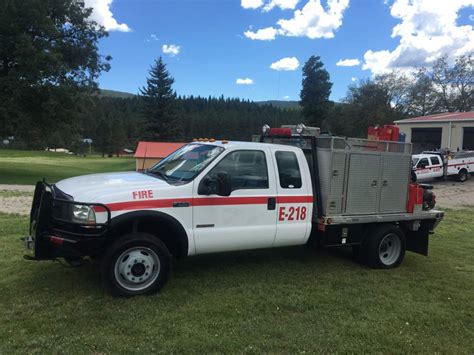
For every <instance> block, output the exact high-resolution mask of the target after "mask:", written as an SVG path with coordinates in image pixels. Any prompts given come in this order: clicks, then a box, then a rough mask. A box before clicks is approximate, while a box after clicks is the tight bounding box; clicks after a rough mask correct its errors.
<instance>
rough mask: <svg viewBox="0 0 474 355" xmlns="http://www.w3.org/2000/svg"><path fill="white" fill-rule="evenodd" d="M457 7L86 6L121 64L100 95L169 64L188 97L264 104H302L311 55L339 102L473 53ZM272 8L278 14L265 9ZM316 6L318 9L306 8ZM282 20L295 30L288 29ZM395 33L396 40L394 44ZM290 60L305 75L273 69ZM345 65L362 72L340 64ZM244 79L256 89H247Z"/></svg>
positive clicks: (368, 2) (345, 1) (130, 0)
mask: <svg viewBox="0 0 474 355" xmlns="http://www.w3.org/2000/svg"><path fill="white" fill-rule="evenodd" d="M450 1H451V0H449V1H447V0H446V1H444V0H439V1H438V0H395V1H391V2H388V1H387V0H385V1H383V0H351V1H349V0H329V3H328V2H327V0H321V2H320V1H319V0H299V1H297V0H241V1H240V0H220V1H218V0H205V1H200V0H166V1H164V0H114V1H113V2H112V1H111V0H86V4H88V6H93V7H94V11H95V13H94V16H95V18H94V19H95V20H96V21H97V22H99V23H102V24H104V25H105V26H106V27H107V28H108V29H109V37H108V38H106V39H103V40H101V42H100V46H99V48H100V52H101V54H104V55H106V54H110V55H111V56H112V57H113V60H112V63H111V64H112V69H111V70H110V71H109V72H108V73H104V74H103V75H102V76H101V77H100V79H99V85H100V87H101V88H104V89H113V90H119V91H126V92H131V93H136V92H137V91H138V88H139V87H141V86H143V85H144V84H145V80H146V76H147V72H148V70H149V67H150V65H151V63H152V62H153V61H154V59H156V58H157V57H159V56H160V55H161V56H163V58H164V60H165V62H166V63H167V65H168V69H169V71H170V72H171V74H172V75H173V77H174V78H175V80H176V82H175V86H174V88H175V90H176V91H177V93H178V94H180V95H191V94H192V95H201V96H208V95H212V96H220V95H224V96H226V97H240V98H244V99H250V100H255V101H261V100H274V99H279V100H284V99H289V100H298V98H299V91H300V89H301V67H302V65H303V64H304V62H305V61H306V60H307V59H308V57H309V56H311V55H313V54H314V55H319V56H320V57H321V59H322V61H323V62H324V64H325V68H326V69H327V70H328V72H329V73H330V76H331V81H332V82H333V83H334V85H333V90H332V95H331V99H333V100H340V99H341V98H343V97H344V96H345V94H346V90H347V87H348V85H350V84H351V83H352V82H353V81H354V80H359V79H361V78H365V77H368V76H370V75H372V74H377V73H381V72H384V71H386V70H392V69H400V70H410V69H411V68H413V67H416V66H419V65H427V66H429V65H430V63H432V62H433V60H434V59H435V57H437V56H439V55H442V54H444V53H447V54H449V55H450V56H452V53H459V54H466V53H472V51H473V47H472V46H473V44H472V43H474V35H473V32H474V31H473V29H472V25H473V24H474V22H473V20H474V15H473V6H474V0H460V1H459V2H460V3H459V4H456V5H449V4H446V2H450ZM272 2H274V3H273V5H274V7H273V8H272V9H268V8H265V6H268V5H269V4H272ZM308 2H309V3H313V4H310V5H314V7H312V8H310V7H309V6H308V7H305V6H306V5H308ZM331 3H332V4H331ZM319 4H320V6H319ZM104 6H105V7H104ZM331 6H332V7H331ZM245 7H247V8H245ZM310 10H311V12H310ZM295 12H299V15H300V16H298V14H297V13H295ZM305 16H306V17H305ZM280 19H283V20H291V21H292V22H291V23H289V24H288V25H287V26H282V25H280V24H278V20H280ZM306 19H309V22H307V21H306ZM421 19H425V20H426V21H421ZM305 21H306V22H305ZM397 25H398V28H399V29H398V30H397V31H398V33H397V34H396V35H395V36H392V32H393V31H394V28H395V29H397V27H396V26H397ZM269 28H270V29H269ZM259 29H269V30H268V31H269V33H270V35H269V36H265V35H263V36H260V35H259V33H258V30H259ZM275 33H276V35H275ZM252 37H254V39H251V38H252ZM255 37H259V38H255ZM264 37H265V38H264ZM327 37H332V38H327ZM424 39H426V40H424ZM172 45H174V46H176V47H177V46H179V50H178V51H177V53H176V51H175V53H171V52H168V53H164V52H163V50H164V48H163V46H168V47H165V49H166V48H170V47H169V46H172ZM176 47H171V48H172V49H173V48H176ZM282 58H293V59H292V60H293V61H294V58H296V59H297V61H298V62H299V66H298V67H297V68H295V65H293V66H291V65H290V66H285V65H283V67H284V68H285V69H287V70H274V69H271V68H270V66H271V64H272V63H275V62H277V61H278V60H281V59H282ZM345 59H352V61H349V63H348V64H357V65H353V66H338V65H336V63H338V62H339V61H341V60H345ZM354 59H357V60H358V61H359V62H358V63H357V61H354ZM293 64H294V63H293ZM364 68H365V69H364ZM280 69H281V67H280ZM239 78H240V79H251V80H243V82H244V83H247V85H239V84H237V83H236V80H237V79H239ZM250 81H251V82H252V83H251V84H249V82H250Z"/></svg>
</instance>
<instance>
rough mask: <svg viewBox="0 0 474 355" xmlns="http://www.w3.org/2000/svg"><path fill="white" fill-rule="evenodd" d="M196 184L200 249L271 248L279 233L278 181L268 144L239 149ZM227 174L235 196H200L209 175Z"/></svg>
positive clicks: (196, 232)
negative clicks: (277, 221) (201, 185)
mask: <svg viewBox="0 0 474 355" xmlns="http://www.w3.org/2000/svg"><path fill="white" fill-rule="evenodd" d="M224 154H225V155H224V156H223V157H222V158H221V159H220V160H219V161H218V162H217V163H216V164H215V165H214V166H213V167H211V168H209V169H208V171H207V172H206V173H205V174H202V176H201V178H200V179H199V181H196V182H195V184H194V192H193V229H194V241H195V246H196V253H197V254H201V253H211V252H219V251H231V250H240V249H256V248H267V247H270V246H272V244H273V241H274V239H275V233H276V220H277V210H276V187H275V186H276V183H275V175H274V167H273V161H272V160H271V158H270V152H269V150H268V148H262V149H252V150H251V149H234V150H229V151H228V152H225V153H224ZM222 172H225V173H226V174H227V175H228V176H229V177H230V181H231V185H232V187H231V190H232V191H231V194H230V196H218V195H217V194H210V195H203V194H199V185H200V184H202V183H203V180H204V179H206V177H209V178H210V179H215V178H216V177H217V176H218V174H219V173H222Z"/></svg>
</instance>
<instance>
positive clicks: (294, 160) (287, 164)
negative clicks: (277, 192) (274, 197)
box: [275, 151, 302, 189]
mask: <svg viewBox="0 0 474 355" xmlns="http://www.w3.org/2000/svg"><path fill="white" fill-rule="evenodd" d="M275 158H276V162H277V167H278V176H279V180H280V187H281V188H283V189H300V188H301V186H302V181H301V170H300V166H299V164H298V157H297V156H296V154H295V153H294V152H289V151H277V152H275Z"/></svg>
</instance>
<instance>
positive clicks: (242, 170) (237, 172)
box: [208, 150, 268, 191]
mask: <svg viewBox="0 0 474 355" xmlns="http://www.w3.org/2000/svg"><path fill="white" fill-rule="evenodd" d="M221 172H225V173H227V174H228V175H229V177H230V179H231V181H232V191H234V190H241V189H268V169H267V161H266V159H265V153H264V152H262V151H261V150H238V151H234V152H232V153H229V154H227V155H226V156H225V157H224V158H223V159H222V160H221V161H220V162H219V163H218V164H217V165H216V166H215V167H214V168H213V169H212V170H211V171H210V172H209V175H208V176H209V177H211V178H217V175H218V174H219V173H221Z"/></svg>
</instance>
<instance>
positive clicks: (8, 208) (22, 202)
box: [0, 184, 35, 215]
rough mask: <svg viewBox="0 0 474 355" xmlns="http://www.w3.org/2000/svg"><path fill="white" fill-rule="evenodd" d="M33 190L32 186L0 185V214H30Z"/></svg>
mask: <svg viewBox="0 0 474 355" xmlns="http://www.w3.org/2000/svg"><path fill="white" fill-rule="evenodd" d="M34 190H35V187H34V186H33V185H4V184H0V212H4V213H18V214H22V215H28V214H30V208H31V202H32V200H33V191H34Z"/></svg>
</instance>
